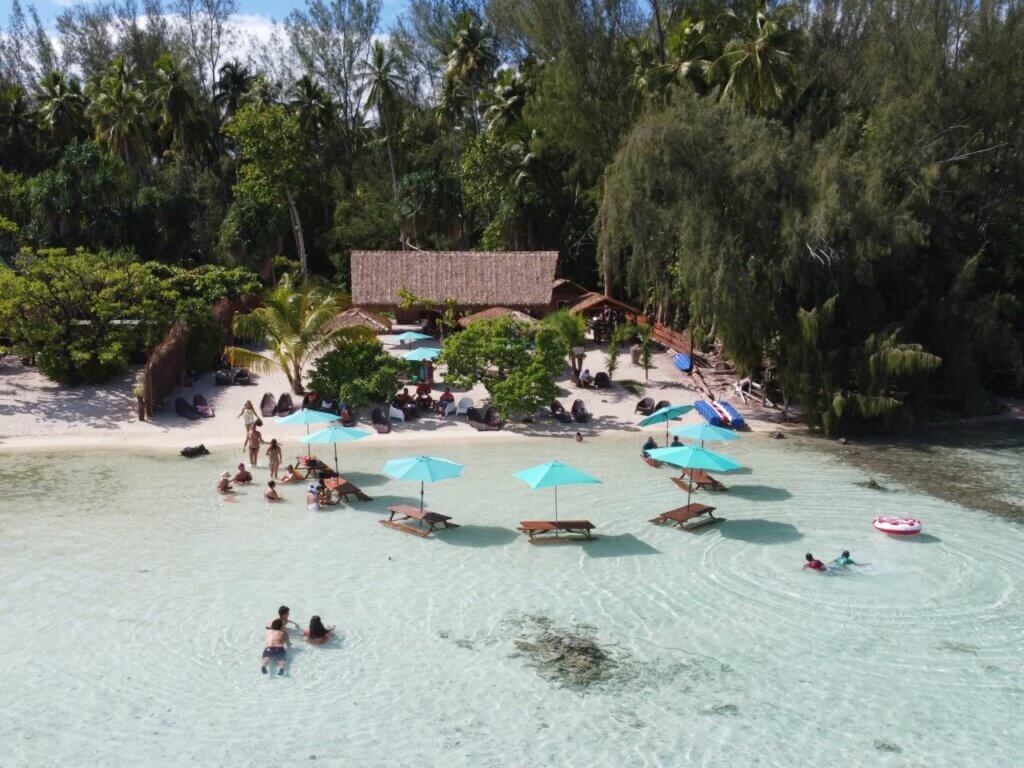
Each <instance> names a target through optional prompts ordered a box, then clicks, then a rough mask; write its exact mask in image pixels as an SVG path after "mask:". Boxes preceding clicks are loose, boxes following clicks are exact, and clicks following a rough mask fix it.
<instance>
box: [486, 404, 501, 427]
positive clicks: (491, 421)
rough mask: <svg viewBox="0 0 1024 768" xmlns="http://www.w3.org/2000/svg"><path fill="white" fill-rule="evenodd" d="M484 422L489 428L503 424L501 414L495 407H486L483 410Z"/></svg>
mask: <svg viewBox="0 0 1024 768" xmlns="http://www.w3.org/2000/svg"><path fill="white" fill-rule="evenodd" d="M484 424H486V425H487V429H489V430H498V429H501V428H502V426H504V424H505V422H503V421H502V420H501V415H500V414H499V413H498V409H497V408H491V407H488V408H487V410H486V411H484Z"/></svg>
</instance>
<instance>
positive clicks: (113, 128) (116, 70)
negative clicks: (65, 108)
mask: <svg viewBox="0 0 1024 768" xmlns="http://www.w3.org/2000/svg"><path fill="white" fill-rule="evenodd" d="M140 85H141V84H140V83H139V81H138V79H137V78H136V77H135V73H134V70H133V68H132V66H131V65H130V64H128V63H127V61H126V60H125V58H124V56H117V57H116V58H115V59H114V60H113V61H112V62H111V63H110V66H109V67H108V68H107V70H106V72H103V73H101V74H99V75H97V76H96V77H95V78H94V79H93V81H92V82H91V83H89V87H88V88H87V89H86V91H87V95H88V96H89V97H90V103H89V106H88V107H87V108H86V111H85V113H86V115H87V116H88V117H89V119H90V120H91V121H92V124H93V127H94V130H95V132H96V141H97V142H98V143H99V144H101V145H102V146H104V147H106V148H107V151H109V152H111V153H113V154H116V155H118V156H119V157H120V158H121V159H122V160H124V162H125V164H126V165H127V166H128V167H129V168H131V167H132V163H133V161H134V160H135V159H137V158H139V157H140V156H141V155H142V154H143V151H144V149H145V136H146V127H147V126H146V111H145V102H144V99H143V96H142V90H141V87H140Z"/></svg>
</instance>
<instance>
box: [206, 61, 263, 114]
mask: <svg viewBox="0 0 1024 768" xmlns="http://www.w3.org/2000/svg"><path fill="white" fill-rule="evenodd" d="M253 80H254V77H253V75H252V73H251V72H250V71H249V68H248V67H247V66H245V65H244V64H242V63H241V62H239V61H238V59H232V60H231V61H228V62H225V63H224V64H222V65H221V67H220V71H219V72H218V76H217V88H216V93H215V94H214V97H213V100H214V103H215V104H216V105H217V107H218V108H219V109H220V110H221V114H222V115H223V117H224V119H225V120H230V119H231V117H232V115H234V114H235V112H237V111H238V108H239V106H241V103H242V99H243V98H244V97H245V95H246V94H247V93H249V89H250V88H251V87H252V84H253Z"/></svg>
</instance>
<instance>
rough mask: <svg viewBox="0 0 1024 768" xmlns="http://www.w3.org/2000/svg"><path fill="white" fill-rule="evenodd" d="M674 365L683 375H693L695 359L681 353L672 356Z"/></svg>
mask: <svg viewBox="0 0 1024 768" xmlns="http://www.w3.org/2000/svg"><path fill="white" fill-rule="evenodd" d="M672 364H673V365H674V366H675V367H676V368H677V369H679V370H680V371H682V372H683V373H693V358H692V357H690V356H689V355H685V354H683V353H682V352H680V353H679V354H677V355H673V356H672Z"/></svg>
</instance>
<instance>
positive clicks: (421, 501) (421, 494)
mask: <svg viewBox="0 0 1024 768" xmlns="http://www.w3.org/2000/svg"><path fill="white" fill-rule="evenodd" d="M422 511H423V481H422V480H420V512H422Z"/></svg>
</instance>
